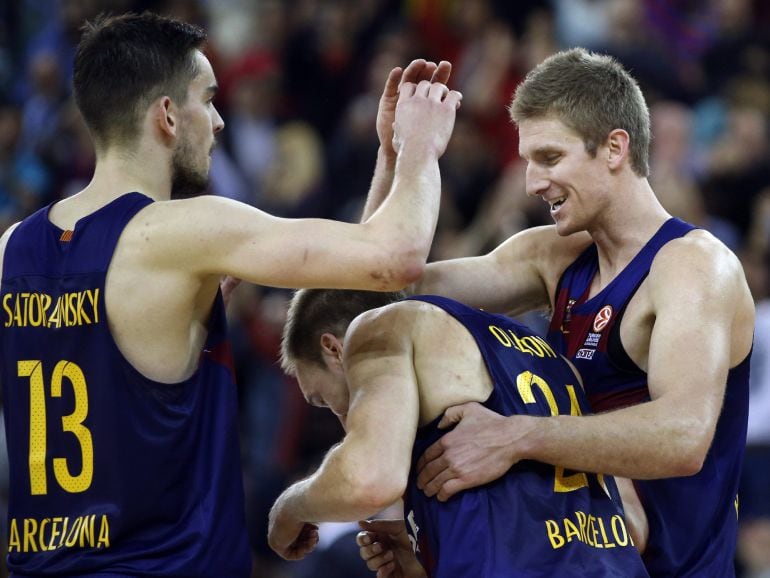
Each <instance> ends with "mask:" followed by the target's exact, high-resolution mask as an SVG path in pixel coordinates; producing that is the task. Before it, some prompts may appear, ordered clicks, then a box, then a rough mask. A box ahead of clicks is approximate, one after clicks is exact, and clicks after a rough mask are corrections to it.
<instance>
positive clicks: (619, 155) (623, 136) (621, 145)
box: [607, 128, 631, 171]
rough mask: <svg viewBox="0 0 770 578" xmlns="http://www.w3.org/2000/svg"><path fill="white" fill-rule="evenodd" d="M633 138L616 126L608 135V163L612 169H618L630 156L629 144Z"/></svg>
mask: <svg viewBox="0 0 770 578" xmlns="http://www.w3.org/2000/svg"><path fill="white" fill-rule="evenodd" d="M630 140H631V138H630V137H629V136H628V133H627V132H626V131H624V130H623V129H622V128H616V129H615V130H613V131H610V134H609V135H607V163H608V166H609V167H610V170H611V171H616V170H618V169H619V168H620V167H621V166H622V165H623V161H624V160H625V159H626V158H628V145H629V142H630Z"/></svg>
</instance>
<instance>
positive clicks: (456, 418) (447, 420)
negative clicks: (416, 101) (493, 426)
mask: <svg viewBox="0 0 770 578" xmlns="http://www.w3.org/2000/svg"><path fill="white" fill-rule="evenodd" d="M453 92H454V91H453ZM464 413H465V406H464V405H454V406H452V407H450V408H448V409H447V410H446V411H445V412H444V415H443V416H442V418H441V421H440V422H438V428H439V429H446V428H448V427H449V426H452V425H455V424H457V423H460V420H461V419H463V415H464Z"/></svg>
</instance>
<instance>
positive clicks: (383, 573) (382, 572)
mask: <svg viewBox="0 0 770 578" xmlns="http://www.w3.org/2000/svg"><path fill="white" fill-rule="evenodd" d="M370 570H371V568H370ZM395 570H396V562H395V561H392V562H388V563H387V564H385V565H384V566H380V568H379V569H378V570H377V578H388V577H389V576H390V575H391V574H393V572H394V571H395Z"/></svg>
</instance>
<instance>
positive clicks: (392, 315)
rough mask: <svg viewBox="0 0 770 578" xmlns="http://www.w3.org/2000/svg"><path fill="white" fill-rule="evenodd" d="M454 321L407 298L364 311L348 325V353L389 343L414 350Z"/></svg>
mask: <svg viewBox="0 0 770 578" xmlns="http://www.w3.org/2000/svg"><path fill="white" fill-rule="evenodd" d="M451 324H453V318H452V316H451V315H448V314H447V313H446V312H445V311H444V310H443V309H442V308H440V307H437V306H436V305H432V304H431V303H427V302H425V301H419V300H414V299H405V300H403V301H397V302H396V303H391V304H389V305H385V306H384V307H379V308H377V309H371V310H369V311H365V312H364V313H362V314H361V315H359V316H358V317H356V318H355V319H354V320H353V321H352V322H351V323H350V325H349V326H348V330H347V333H346V335H345V344H346V347H345V350H346V351H348V350H351V351H352V350H353V349H357V348H358V347H360V346H361V345H362V344H364V343H367V344H370V345H371V344H374V343H381V344H390V346H392V347H400V348H411V347H413V346H414V345H415V344H416V343H417V342H421V341H425V338H426V337H429V336H431V335H435V334H441V333H443V332H444V331H446V330H447V325H451Z"/></svg>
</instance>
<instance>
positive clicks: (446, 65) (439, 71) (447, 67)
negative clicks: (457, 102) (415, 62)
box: [430, 60, 452, 84]
mask: <svg viewBox="0 0 770 578" xmlns="http://www.w3.org/2000/svg"><path fill="white" fill-rule="evenodd" d="M451 74H452V63H451V62H449V61H448V60H442V61H441V62H439V63H438V66H436V70H435V71H434V72H433V76H431V78H430V81H431V82H440V83H441V84H447V83H448V82H449V77H450V75H451Z"/></svg>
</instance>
